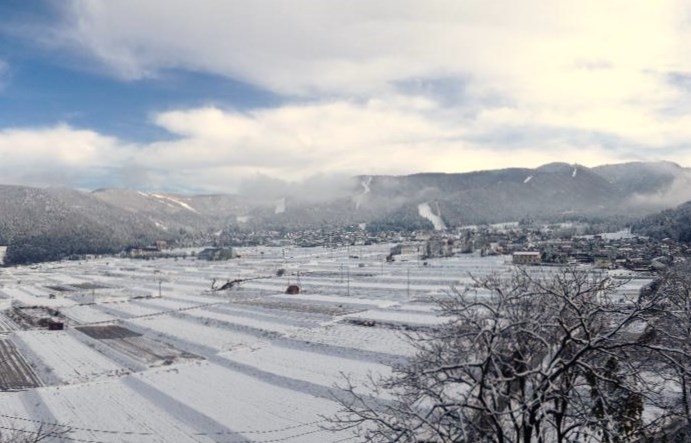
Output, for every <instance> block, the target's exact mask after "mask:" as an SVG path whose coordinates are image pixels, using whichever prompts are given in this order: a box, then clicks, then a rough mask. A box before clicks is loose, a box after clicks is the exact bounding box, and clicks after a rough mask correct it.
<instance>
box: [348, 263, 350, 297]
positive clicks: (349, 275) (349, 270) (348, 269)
mask: <svg viewBox="0 0 691 443" xmlns="http://www.w3.org/2000/svg"><path fill="white" fill-rule="evenodd" d="M347 276H348V286H347V291H348V292H347V294H348V296H349V297H350V266H348V274H347Z"/></svg>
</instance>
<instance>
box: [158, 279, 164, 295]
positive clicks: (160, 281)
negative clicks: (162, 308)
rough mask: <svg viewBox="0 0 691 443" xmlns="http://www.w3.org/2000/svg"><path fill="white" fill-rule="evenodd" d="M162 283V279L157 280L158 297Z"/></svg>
mask: <svg viewBox="0 0 691 443" xmlns="http://www.w3.org/2000/svg"><path fill="white" fill-rule="evenodd" d="M162 283H163V280H162V279H160V278H159V279H158V296H159V297H161V284H162Z"/></svg>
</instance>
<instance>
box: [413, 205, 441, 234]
mask: <svg viewBox="0 0 691 443" xmlns="http://www.w3.org/2000/svg"><path fill="white" fill-rule="evenodd" d="M437 207H438V206H437ZM417 212H418V214H420V217H422V218H426V219H427V220H429V221H431V222H432V224H433V225H434V229H436V230H437V231H443V230H444V229H446V223H444V220H442V218H441V217H440V216H439V214H435V213H434V211H432V207H431V206H430V204H429V203H420V204H419V205H418V206H417Z"/></svg>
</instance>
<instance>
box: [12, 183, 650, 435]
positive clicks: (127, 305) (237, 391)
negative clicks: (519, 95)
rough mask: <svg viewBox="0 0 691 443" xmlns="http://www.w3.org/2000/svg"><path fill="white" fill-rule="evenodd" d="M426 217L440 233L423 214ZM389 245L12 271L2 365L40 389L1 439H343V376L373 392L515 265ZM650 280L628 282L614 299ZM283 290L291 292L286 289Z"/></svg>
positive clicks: (16, 395) (17, 399)
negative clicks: (23, 311)
mask: <svg viewBox="0 0 691 443" xmlns="http://www.w3.org/2000/svg"><path fill="white" fill-rule="evenodd" d="M367 184H368V183H367ZM363 187H364V189H365V191H366V190H367V186H366V185H365V183H363ZM364 193H366V192H364ZM168 203H169V204H175V205H177V206H179V207H182V208H183V209H188V210H189V208H185V206H184V204H182V203H184V202H178V201H170V202H168ZM420 210H421V212H425V213H427V214H428V215H429V218H430V220H432V221H433V223H434V222H435V221H436V224H435V226H436V227H438V228H440V229H441V228H442V225H441V224H440V223H442V224H443V221H442V220H441V218H439V217H438V215H435V213H434V212H433V211H432V208H431V207H430V205H429V204H427V205H426V206H425V207H423V208H420ZM435 217H436V218H435ZM390 246H391V245H373V246H363V247H351V248H342V249H326V248H304V249H300V248H293V247H285V248H260V247H256V248H243V249H242V250H241V251H240V255H241V258H239V259H235V260H231V261H227V262H206V261H196V260H194V259H192V258H188V259H186V260H172V259H159V260H152V261H143V260H139V261H137V260H129V259H120V258H113V257H109V258H103V259H97V260H91V261H82V262H61V263H51V264H42V265H39V266H34V267H16V268H7V270H6V272H4V274H3V275H2V276H1V278H0V298H1V299H0V310H3V311H4V314H3V315H1V316H0V333H2V334H3V336H4V338H5V340H6V344H7V346H5V347H3V348H2V349H4V351H3V352H4V353H6V354H7V355H5V356H4V357H6V358H8V359H18V361H19V360H21V361H23V362H26V365H25V366H21V365H19V366H17V371H20V372H21V371H24V373H25V374H24V379H22V378H21V374H19V375H20V377H18V380H19V381H18V382H17V383H20V382H21V381H22V380H24V382H26V381H27V380H28V381H29V382H32V380H33V381H34V382H33V384H31V386H36V385H37V384H38V385H41V386H40V387H37V388H26V386H25V385H24V386H22V387H18V389H22V390H21V391H19V392H9V391H8V392H4V393H2V396H3V401H2V402H0V428H1V429H10V430H11V429H18V430H20V432H31V431H32V430H35V429H36V428H37V427H39V426H40V425H41V424H44V425H46V424H48V425H52V426H54V427H57V428H58V429H64V430H68V431H69V433H68V434H66V438H65V439H64V440H65V441H89V442H121V441H132V442H171V441H174V442H187V441H190V442H194V441H221V442H222V441H226V442H284V441H285V442H335V441H350V440H352V435H350V434H348V433H338V434H336V433H331V432H329V431H326V430H324V429H323V427H322V425H323V424H324V417H325V416H329V415H331V414H333V413H335V412H336V411H337V409H338V404H337V403H336V402H334V400H333V398H334V395H338V392H339V391H338V389H337V388H336V385H337V384H341V385H342V384H343V382H344V378H343V377H344V376H346V375H347V376H349V377H350V379H351V381H352V382H354V383H355V384H356V385H358V389H359V390H360V392H363V393H368V394H370V393H371V391H369V390H368V389H367V388H366V387H365V384H366V383H365V381H366V380H367V379H368V378H369V377H370V376H372V377H374V378H377V377H379V376H386V375H387V374H390V372H391V369H390V366H391V365H392V364H394V363H397V362H401V361H403V360H404V359H405V358H407V357H409V356H411V355H412V354H413V353H414V352H415V348H414V346H413V345H412V344H411V342H410V341H409V339H408V338H406V333H411V330H416V329H420V330H424V329H425V328H429V327H434V326H435V325H438V324H440V323H441V322H443V321H444V319H442V318H439V317H438V316H437V312H436V306H435V304H434V303H433V299H435V298H440V297H446V296H448V294H449V293H451V291H452V289H451V288H452V287H454V286H456V287H462V286H463V285H466V284H471V283H472V278H471V277H472V276H475V277H482V276H484V275H488V274H491V273H497V272H500V273H501V272H508V271H509V269H510V268H509V266H510V265H509V264H508V262H509V260H507V258H506V257H484V258H483V257H478V256H474V255H464V256H458V257H452V258H446V259H429V260H427V263H426V265H423V264H422V263H420V261H419V260H418V259H417V257H415V256H405V257H399V260H397V261H396V262H394V263H385V257H386V255H387V254H388V252H389V248H390ZM354 256H357V258H353V257H354ZM278 269H285V270H286V272H285V274H284V275H283V276H280V277H279V276H277V273H276V271H277V270H278ZM532 272H535V273H541V272H544V273H548V272H553V271H552V270H549V269H547V270H545V269H542V268H535V269H533V270H532ZM260 277H261V278H260ZM255 278H257V279H255ZM214 279H215V280H216V281H217V283H220V284H217V285H216V287H218V286H221V285H222V284H223V283H224V282H226V281H229V280H234V279H250V280H247V281H244V282H242V283H240V284H239V285H237V286H235V287H234V288H233V289H232V290H229V291H212V290H211V287H212V283H213V281H214ZM646 282H647V281H646V280H632V281H631V282H629V283H627V284H626V285H624V286H623V287H622V289H621V290H622V294H624V295H626V294H629V293H633V292H635V291H636V290H637V288H638V287H640V286H641V285H642V284H645V283H646ZM291 284H298V285H299V286H300V288H301V291H300V293H299V294H286V288H287V287H288V286H289V285H291ZM51 294H52V296H51ZM159 294H160V296H159ZM13 306H15V307H16V306H45V307H47V308H49V309H50V311H49V310H46V311H45V312H49V313H50V315H53V314H55V315H53V316H54V317H57V318H60V319H61V320H62V321H63V322H64V324H65V327H66V330H63V331H49V330H47V329H45V328H40V327H39V326H35V327H30V326H29V325H26V324H21V323H22V322H21V321H20V322H15V320H16V319H15V320H13V317H12V316H11V313H10V312H9V311H11V310H12V307H13ZM413 333H414V332H413ZM13 361H14V360H13ZM32 377H35V378H33V379H32ZM36 379H38V380H39V381H38V383H36V382H35V380H36ZM10 383H11V382H10ZM58 441H59V439H58Z"/></svg>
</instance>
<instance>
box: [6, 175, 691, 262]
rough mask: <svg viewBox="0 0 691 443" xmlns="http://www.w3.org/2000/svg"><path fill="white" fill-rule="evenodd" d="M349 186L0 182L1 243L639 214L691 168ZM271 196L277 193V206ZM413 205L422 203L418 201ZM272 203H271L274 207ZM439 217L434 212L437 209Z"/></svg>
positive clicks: (27, 254)
mask: <svg viewBox="0 0 691 443" xmlns="http://www.w3.org/2000/svg"><path fill="white" fill-rule="evenodd" d="M348 186H350V188H349V189H350V191H348V189H346V191H345V193H343V192H342V193H339V194H335V195H334V196H333V197H330V198H329V197H328V196H326V197H323V198H321V199H319V200H318V201H315V200H314V199H309V198H305V196H302V195H281V196H279V198H276V196H275V195H274V196H271V198H266V199H257V198H256V197H253V198H249V197H246V196H242V195H223V194H218V195H179V194H169V193H152V192H140V191H136V190H131V189H98V190H95V191H92V192H83V191H76V190H71V189H61V188H47V189H39V188H30V187H22V186H0V243H3V244H7V245H9V247H10V248H9V250H8V256H7V259H8V261H9V262H10V263H28V262H33V261H42V260H52V259H57V258H61V257H64V256H68V255H70V254H82V253H99V252H115V251H118V250H120V249H122V248H124V247H125V246H128V245H145V244H148V243H150V242H152V241H154V240H159V239H161V240H167V241H170V242H173V243H176V244H180V245H192V244H202V243H209V242H214V241H216V240H218V238H219V236H220V235H222V234H223V233H232V232H234V231H237V230H256V229H273V230H291V229H300V228H305V227H313V228H321V229H333V228H337V227H339V226H348V225H356V224H361V223H365V224H366V225H367V226H368V228H369V229H374V230H376V229H430V230H431V229H434V225H433V224H432V222H431V221H430V214H429V213H428V212H429V211H422V214H425V215H426V216H427V217H423V216H422V215H421V211H420V208H421V207H422V208H425V209H426V208H427V207H428V206H426V205H429V207H430V208H434V211H433V215H434V217H433V218H434V221H435V224H436V226H437V227H442V226H445V227H448V228H449V229H453V227H455V226H462V225H467V224H476V223H492V222H502V221H516V220H520V219H523V218H526V217H527V218H530V219H534V220H559V219H564V218H578V217H597V218H602V217H614V216H619V217H622V216H623V217H628V218H629V219H631V218H635V217H641V216H644V215H646V214H651V213H653V212H656V211H660V210H663V209H668V208H673V207H675V206H677V205H678V204H680V203H682V202H684V201H687V200H691V170H689V169H688V168H683V167H681V166H679V165H677V164H675V163H671V162H647V163H646V162H631V163H622V164H614V165H603V166H598V167H595V168H587V167H585V166H582V165H573V164H567V163H550V164H547V165H543V166H540V167H538V168H534V169H530V168H506V169H498V170H488V171H477V172H468V173H457V174H454V173H418V174H411V175H405V176H385V175H374V176H359V177H353V178H352V182H351V183H350V185H348ZM277 201H280V202H281V203H280V208H278V207H277V206H276V205H277V203H276V202H277ZM421 205H422V206H421ZM279 209H280V210H279ZM437 217H438V218H437Z"/></svg>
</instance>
